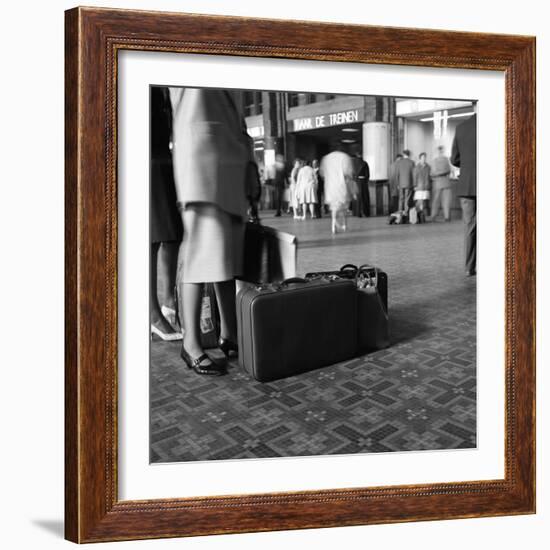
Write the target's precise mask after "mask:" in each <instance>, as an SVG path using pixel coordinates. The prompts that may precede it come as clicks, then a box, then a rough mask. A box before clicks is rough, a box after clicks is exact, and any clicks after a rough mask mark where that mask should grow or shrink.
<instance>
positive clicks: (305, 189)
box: [296, 162, 318, 220]
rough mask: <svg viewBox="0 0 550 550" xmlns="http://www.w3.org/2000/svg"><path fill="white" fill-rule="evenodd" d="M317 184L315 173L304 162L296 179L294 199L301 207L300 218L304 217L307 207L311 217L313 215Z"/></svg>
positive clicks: (303, 218)
mask: <svg viewBox="0 0 550 550" xmlns="http://www.w3.org/2000/svg"><path fill="white" fill-rule="evenodd" d="M317 184H318V182H317V174H316V173H315V170H314V169H313V167H312V166H311V165H310V164H309V163H307V162H306V163H305V165H304V166H302V168H301V169H300V171H299V172H298V179H297V181H296V199H297V201H298V204H299V205H300V207H301V209H302V217H301V218H300V219H302V220H305V219H306V214H307V211H308V209H309V212H310V214H311V218H312V219H313V218H314V217H315V205H316V204H317Z"/></svg>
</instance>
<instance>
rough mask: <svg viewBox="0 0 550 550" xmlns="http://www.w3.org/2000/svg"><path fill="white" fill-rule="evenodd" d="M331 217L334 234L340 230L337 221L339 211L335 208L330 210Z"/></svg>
mask: <svg viewBox="0 0 550 550" xmlns="http://www.w3.org/2000/svg"><path fill="white" fill-rule="evenodd" d="M330 215H331V217H332V232H333V233H336V231H337V230H338V227H337V226H338V223H337V221H336V217H337V215H338V210H336V209H335V208H332V209H331V210H330Z"/></svg>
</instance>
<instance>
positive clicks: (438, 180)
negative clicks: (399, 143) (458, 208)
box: [389, 146, 453, 221]
mask: <svg viewBox="0 0 550 550" xmlns="http://www.w3.org/2000/svg"><path fill="white" fill-rule="evenodd" d="M451 169H452V168H451V163H450V161H449V157H447V156H446V155H445V148H444V147H442V146H439V147H438V148H437V156H436V157H435V158H434V160H433V166H430V165H429V164H428V163H427V162H426V153H420V155H419V156H418V163H415V162H414V161H413V160H412V159H411V152H410V151H409V150H408V149H405V150H404V151H403V154H402V155H397V157H396V159H395V162H394V163H393V164H392V165H391V167H390V178H389V182H390V194H391V197H392V199H393V210H398V211H402V212H408V211H409V209H410V208H411V206H413V205H414V206H415V208H416V210H417V212H418V215H419V217H420V220H421V221H428V220H431V221H433V220H435V219H436V217H437V216H438V214H439V211H440V210H443V218H444V220H445V221H451V203H452V198H453V194H452V182H451V178H450V175H451ZM428 203H430V209H429V210H430V215H428V214H427V212H428Z"/></svg>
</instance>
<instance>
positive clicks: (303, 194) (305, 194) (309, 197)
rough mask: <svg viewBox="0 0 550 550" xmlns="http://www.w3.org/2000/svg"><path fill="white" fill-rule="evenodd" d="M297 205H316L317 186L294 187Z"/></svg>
mask: <svg viewBox="0 0 550 550" xmlns="http://www.w3.org/2000/svg"><path fill="white" fill-rule="evenodd" d="M296 195H297V199H298V203H299V204H311V203H314V204H315V203H317V186H316V185H315V184H314V183H303V184H298V185H297V186H296Z"/></svg>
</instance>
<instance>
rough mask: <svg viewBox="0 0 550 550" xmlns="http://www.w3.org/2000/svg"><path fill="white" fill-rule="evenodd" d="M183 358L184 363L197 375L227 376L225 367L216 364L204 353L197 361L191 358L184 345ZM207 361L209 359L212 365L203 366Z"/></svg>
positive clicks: (182, 349)
mask: <svg viewBox="0 0 550 550" xmlns="http://www.w3.org/2000/svg"><path fill="white" fill-rule="evenodd" d="M181 358H182V359H183V362H184V363H185V364H186V365H187V366H188V367H189V368H190V369H193V370H194V371H195V372H196V373H197V374H206V375H210V376H222V375H223V374H226V370H225V367H224V366H222V365H218V364H216V363H214V361H212V359H210V357H208V355H206V353H203V354H202V355H201V356H199V357H197V358H196V359H193V358H191V356H190V355H189V354H188V353H187V352H186V351H185V348H184V347H183V345H182V346H181ZM205 359H208V360H209V361H210V363H209V364H207V365H202V364H201V363H202V362H203V361H204V360H205Z"/></svg>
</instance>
